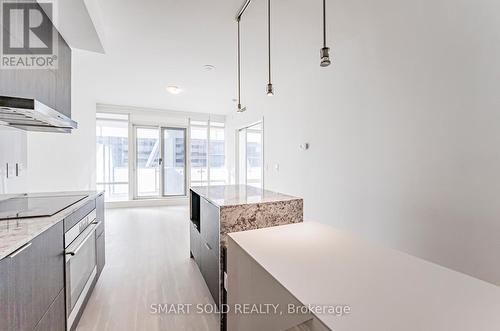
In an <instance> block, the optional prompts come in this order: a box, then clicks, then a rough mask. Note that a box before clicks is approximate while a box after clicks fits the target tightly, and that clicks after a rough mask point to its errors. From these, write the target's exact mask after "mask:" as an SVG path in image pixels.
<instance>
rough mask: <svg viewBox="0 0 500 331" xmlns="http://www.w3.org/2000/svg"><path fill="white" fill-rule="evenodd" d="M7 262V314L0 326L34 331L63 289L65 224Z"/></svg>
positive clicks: (43, 234) (34, 240)
mask: <svg viewBox="0 0 500 331" xmlns="http://www.w3.org/2000/svg"><path fill="white" fill-rule="evenodd" d="M6 259H7V260H8V262H7V265H8V267H7V287H8V289H7V297H8V305H7V306H8V307H7V309H8V312H7V318H6V321H4V320H2V322H0V323H6V324H7V325H8V328H7V329H6V330H18V331H32V330H33V329H34V328H35V326H36V325H37V324H38V322H39V321H40V320H41V319H42V317H43V316H44V314H45V313H46V312H47V310H48V309H49V307H51V305H52V303H53V302H54V300H55V299H56V298H57V296H58V295H59V294H60V292H61V291H62V290H63V288H64V245H63V223H62V222H59V223H58V224H56V225H54V226H53V227H51V228H50V229H48V230H47V231H45V232H43V233H42V234H40V235H39V236H38V237H36V238H34V239H33V240H32V241H31V242H29V243H27V244H26V245H24V246H23V247H21V248H20V249H18V250H17V251H15V252H13V253H12V254H11V255H10V256H9V257H7V258H6ZM2 262H4V261H2ZM3 272H5V271H3ZM62 314H64V307H62ZM63 326H64V324H63ZM54 329H57V326H54Z"/></svg>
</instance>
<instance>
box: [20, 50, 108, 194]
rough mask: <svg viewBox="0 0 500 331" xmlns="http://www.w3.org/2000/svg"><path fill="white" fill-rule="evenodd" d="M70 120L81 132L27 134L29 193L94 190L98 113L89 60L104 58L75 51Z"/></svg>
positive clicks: (77, 130)
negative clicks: (96, 117)
mask: <svg viewBox="0 0 500 331" xmlns="http://www.w3.org/2000/svg"><path fill="white" fill-rule="evenodd" d="M72 55H73V57H72V87H71V90H72V92H71V93H72V100H71V107H72V109H71V117H72V119H74V120H75V121H77V122H78V129H76V130H73V132H72V133H71V134H58V133H38V132H29V133H28V164H29V167H28V178H29V191H30V192H56V191H74V190H88V189H94V188H95V110H96V100H95V99H94V98H93V95H94V93H93V90H92V88H93V84H92V81H93V80H95V79H98V78H97V77H92V76H91V75H90V70H89V63H91V62H89V60H91V59H92V58H94V57H98V56H101V55H99V54H93V53H90V52H85V51H79V50H73V54H72Z"/></svg>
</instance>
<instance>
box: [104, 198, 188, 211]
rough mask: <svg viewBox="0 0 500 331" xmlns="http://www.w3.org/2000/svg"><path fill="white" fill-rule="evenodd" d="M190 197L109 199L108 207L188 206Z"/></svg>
mask: <svg viewBox="0 0 500 331" xmlns="http://www.w3.org/2000/svg"><path fill="white" fill-rule="evenodd" d="M188 202H189V198H188V197H175V198H165V199H143V200H128V201H108V202H106V208H110V209H111V208H133V207H160V206H187V205H188Z"/></svg>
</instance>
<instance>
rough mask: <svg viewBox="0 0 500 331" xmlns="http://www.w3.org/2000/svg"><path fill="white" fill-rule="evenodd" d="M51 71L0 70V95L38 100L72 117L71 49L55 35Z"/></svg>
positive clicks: (60, 37)
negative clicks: (53, 58) (55, 52)
mask: <svg viewBox="0 0 500 331" xmlns="http://www.w3.org/2000/svg"><path fill="white" fill-rule="evenodd" d="M57 50H58V54H57V61H58V63H57V67H56V68H54V69H24V68H23V69H0V95H1V96H11V97H20V98H28V99H37V100H39V101H40V102H42V103H44V104H46V105H47V106H49V107H51V108H53V109H55V110H57V111H59V112H60V113H62V114H64V115H66V116H68V117H71V48H70V47H69V46H68V44H67V43H66V41H65V40H64V39H63V38H62V36H61V35H60V34H59V33H57Z"/></svg>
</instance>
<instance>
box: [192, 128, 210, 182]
mask: <svg viewBox="0 0 500 331" xmlns="http://www.w3.org/2000/svg"><path fill="white" fill-rule="evenodd" d="M190 132H191V185H192V186H203V185H207V184H208V161H207V153H208V122H200V121H191V122H190Z"/></svg>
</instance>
